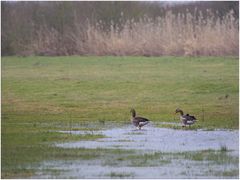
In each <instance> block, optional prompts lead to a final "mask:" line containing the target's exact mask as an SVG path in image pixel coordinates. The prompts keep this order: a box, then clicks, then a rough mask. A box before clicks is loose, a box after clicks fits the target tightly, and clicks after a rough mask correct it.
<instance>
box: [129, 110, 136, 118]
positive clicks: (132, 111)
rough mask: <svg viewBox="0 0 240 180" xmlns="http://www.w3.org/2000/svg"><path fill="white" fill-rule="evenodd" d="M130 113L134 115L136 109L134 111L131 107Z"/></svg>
mask: <svg viewBox="0 0 240 180" xmlns="http://www.w3.org/2000/svg"><path fill="white" fill-rule="evenodd" d="M130 113H131V114H132V117H136V111H135V109H133V108H132V109H131V110H130Z"/></svg>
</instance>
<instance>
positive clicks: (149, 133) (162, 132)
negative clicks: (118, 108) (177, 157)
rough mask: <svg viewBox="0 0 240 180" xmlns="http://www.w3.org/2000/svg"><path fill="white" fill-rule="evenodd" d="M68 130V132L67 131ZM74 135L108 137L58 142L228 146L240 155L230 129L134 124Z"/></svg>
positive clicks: (165, 148) (175, 148) (160, 147)
mask: <svg viewBox="0 0 240 180" xmlns="http://www.w3.org/2000/svg"><path fill="white" fill-rule="evenodd" d="M66 133H69V132H66ZM72 133H74V134H91V133H94V134H103V135H105V136H106V138H103V139H99V140H96V141H78V142H68V143H62V144H57V145H56V146H59V147H64V148H94V149H95V148H116V147H117V148H120V149H137V150H145V151H147V150H151V151H161V152H179V151H197V150H207V149H214V150H219V149H220V148H221V147H223V146H225V147H227V149H229V150H234V152H235V153H237V154H238V131H230V130H215V131H204V130H174V129H168V128H156V127H154V126H148V127H145V128H144V129H142V130H136V129H134V128H133V127H130V126H128V127H123V128H113V129H107V130H102V131H94V132H90V131H73V132H72Z"/></svg>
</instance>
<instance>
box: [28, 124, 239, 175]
mask: <svg viewBox="0 0 240 180" xmlns="http://www.w3.org/2000/svg"><path fill="white" fill-rule="evenodd" d="M61 132H62V133H72V134H102V135H105V136H106V138H101V139H97V140H92V141H77V142H67V143H57V144H55V146H58V147H62V148H86V149H97V148H98V149H123V150H135V151H136V154H139V152H140V154H154V153H158V152H163V153H166V154H162V155H161V156H158V158H163V159H162V161H159V159H150V160H149V159H144V157H145V156H144V155H143V156H139V157H140V159H139V160H138V161H137V162H138V163H139V162H140V163H143V164H138V163H137V164H136V163H134V161H131V160H128V159H127V160H126V159H122V157H123V156H121V155H118V154H108V153H107V154H105V155H104V156H102V157H100V158H99V157H98V158H96V159H89V160H83V159H79V160H78V159H74V160H55V161H44V162H42V163H41V165H40V169H39V171H38V172H37V174H36V175H35V176H33V177H32V178H98V179H99V178H149V179H151V178H238V177H239V174H238V173H236V172H238V170H239V167H238V161H237V162H236V159H238V158H239V157H238V156H239V155H238V152H239V151H238V146H239V144H238V137H239V131H236V130H235V131H230V130H215V131H204V130H184V129H183V130H174V129H167V128H157V127H154V126H153V125H151V124H150V125H148V126H145V127H144V128H143V129H142V130H136V129H134V127H132V126H126V127H118V128H111V129H106V130H98V131H71V132H69V131H61ZM222 147H226V148H227V150H230V151H228V152H227V156H228V157H230V156H231V157H230V158H229V159H228V158H226V156H224V157H221V155H219V156H217V159H216V160H215V161H209V160H194V159H191V158H190V159H189V158H188V159H186V158H184V156H182V155H181V154H180V155H179V152H183V153H184V152H186V153H188V152H189V151H193V152H200V151H201V150H209V149H213V150H220V149H221V148H222ZM79 150H80V149H79ZM135 151H134V152H135ZM218 153H220V152H219V151H218ZM220 154H221V153H220ZM112 157H119V158H118V160H116V158H115V159H114V158H112ZM142 158H143V159H142ZM221 158H222V159H224V158H225V159H224V160H223V161H221ZM232 159H235V160H232ZM145 161H146V162H145ZM225 161H226V162H225ZM219 162H220V163H219ZM46 170H47V171H46ZM49 170H50V171H49ZM232 172H233V174H231V173H232ZM224 173H225V175H224ZM226 175H227V176H226Z"/></svg>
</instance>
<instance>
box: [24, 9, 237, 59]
mask: <svg viewBox="0 0 240 180" xmlns="http://www.w3.org/2000/svg"><path fill="white" fill-rule="evenodd" d="M120 22H121V23H120V24H113V23H112V24H111V25H110V27H107V28H106V26H105V25H104V23H103V22H101V21H99V22H97V23H95V24H93V23H90V22H88V21H87V22H86V23H85V24H84V25H83V24H81V23H80V22H79V23H78V22H77V20H76V21H75V26H74V29H73V30H72V29H71V30H70V29H69V31H65V32H58V31H56V30H55V29H49V28H47V27H42V28H41V29H39V30H38V32H37V36H35V39H34V40H33V41H32V43H31V44H29V45H28V46H27V48H26V49H28V51H27V52H30V53H34V54H37V55H74V54H78V55H117V56H121V55H128V56H129V55H131V56H135V55H137V56H161V55H186V56H200V55H201V56H225V55H238V41H239V38H238V32H239V31H238V20H237V19H236V18H234V16H233V11H230V12H229V13H227V14H226V15H225V16H224V17H223V18H220V17H216V16H215V15H213V13H212V12H211V11H210V10H208V11H207V14H205V15H204V16H203V14H202V13H201V12H199V11H197V10H196V11H195V13H194V14H191V13H190V12H188V11H187V12H186V13H185V14H173V13H172V12H171V11H168V12H167V13H166V15H165V16H163V17H157V18H155V19H153V18H148V17H146V16H144V17H143V18H140V19H139V20H134V19H131V20H130V19H129V20H126V21H121V20H120Z"/></svg>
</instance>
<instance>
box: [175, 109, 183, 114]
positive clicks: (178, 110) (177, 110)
mask: <svg viewBox="0 0 240 180" xmlns="http://www.w3.org/2000/svg"><path fill="white" fill-rule="evenodd" d="M177 113H180V114H181V115H183V111H182V110H181V109H179V108H177V109H176V111H175V114H177Z"/></svg>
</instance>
